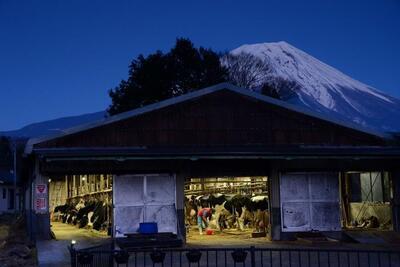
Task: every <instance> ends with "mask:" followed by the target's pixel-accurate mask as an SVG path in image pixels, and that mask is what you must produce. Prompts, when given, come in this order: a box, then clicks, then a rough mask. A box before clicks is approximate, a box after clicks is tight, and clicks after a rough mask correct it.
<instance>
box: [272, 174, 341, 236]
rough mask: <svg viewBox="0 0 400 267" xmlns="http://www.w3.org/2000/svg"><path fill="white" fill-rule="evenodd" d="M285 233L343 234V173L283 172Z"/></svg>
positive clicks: (283, 225)
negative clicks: (341, 195) (322, 232)
mask: <svg viewBox="0 0 400 267" xmlns="http://www.w3.org/2000/svg"><path fill="white" fill-rule="evenodd" d="M280 193H281V194H280V196H281V216H282V231H283V232H305V231H312V230H318V231H340V229H341V226H340V206H339V174H338V173H335V172H330V173H283V174H282V175H281V181H280Z"/></svg>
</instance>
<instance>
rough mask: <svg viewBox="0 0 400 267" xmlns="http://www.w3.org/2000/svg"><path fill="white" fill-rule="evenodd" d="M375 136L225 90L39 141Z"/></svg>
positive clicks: (111, 143) (315, 141)
mask: <svg viewBox="0 0 400 267" xmlns="http://www.w3.org/2000/svg"><path fill="white" fill-rule="evenodd" d="M384 143H385V142H384V140H383V139H380V138H378V137H376V136H373V135H369V134H366V133H363V132H359V131H356V130H352V129H349V128H345V127H342V126H339V125H336V124H333V123H330V122H327V121H323V120H320V119H317V118H313V117H310V116H307V115H304V114H302V113H297V112H294V111H289V110H287V109H284V108H282V107H277V106H274V105H271V104H267V103H265V102H262V101H258V100H255V99H253V98H250V97H247V96H243V95H240V94H237V93H235V92H232V91H228V90H222V91H217V92H215V93H212V94H209V95H205V96H202V97H200V98H197V99H193V100H190V101H186V102H183V103H179V104H175V105H173V106H169V107H166V108H163V109H160V110H155V111H152V112H149V113H145V114H142V115H140V116H136V117H132V118H129V119H126V120H123V121H119V122H115V123H112V124H108V125H103V126H99V127H96V128H93V129H89V130H86V131H82V132H79V133H75V134H71V135H67V136H64V137H60V138H57V139H53V140H49V141H46V142H43V143H40V144H36V145H35V146H34V147H35V148H53V147H56V148H61V147H133V146H147V147H164V146H175V147H176V146H213V145H218V146H221V145H222V146H224V145H226V146H232V145H236V146H244V145H269V146H271V145H278V146H279V145H299V144H307V145H383V144H384Z"/></svg>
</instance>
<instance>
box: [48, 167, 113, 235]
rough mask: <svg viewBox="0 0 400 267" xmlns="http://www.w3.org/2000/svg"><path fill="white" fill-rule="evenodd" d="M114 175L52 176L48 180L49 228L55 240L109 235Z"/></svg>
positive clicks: (111, 220) (111, 219)
mask: <svg viewBox="0 0 400 267" xmlns="http://www.w3.org/2000/svg"><path fill="white" fill-rule="evenodd" d="M112 188H113V175H110V174H96V175H95V174H81V175H64V176H53V177H51V178H49V180H48V190H49V194H48V199H49V211H50V225H51V227H52V232H53V234H54V237H55V238H57V239H62V238H64V237H65V238H67V239H79V238H80V237H82V236H85V237H87V238H90V237H93V238H99V237H100V238H105V237H107V236H110V235H111V232H110V231H111V226H112V222H113V218H112V214H113V212H112V203H113V200H112V199H113V198H112Z"/></svg>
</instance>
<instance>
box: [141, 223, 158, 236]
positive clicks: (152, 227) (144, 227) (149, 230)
mask: <svg viewBox="0 0 400 267" xmlns="http://www.w3.org/2000/svg"><path fill="white" fill-rule="evenodd" d="M139 233H141V234H157V233H158V226H157V223H156V222H143V223H140V224H139Z"/></svg>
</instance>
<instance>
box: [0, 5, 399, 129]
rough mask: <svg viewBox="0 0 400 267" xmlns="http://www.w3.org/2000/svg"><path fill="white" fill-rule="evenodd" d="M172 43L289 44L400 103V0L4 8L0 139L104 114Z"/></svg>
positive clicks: (0, 12)
mask: <svg viewBox="0 0 400 267" xmlns="http://www.w3.org/2000/svg"><path fill="white" fill-rule="evenodd" d="M176 37H189V38H190V39H191V40H192V41H193V42H194V43H195V44H196V45H201V46H205V47H211V48H213V49H215V50H219V51H220V50H230V49H233V48H236V47H238V46H240V45H242V44H246V43H247V44H250V43H260V42H275V41H281V40H284V41H286V42H288V43H290V44H292V45H294V46H296V47H298V48H300V49H302V50H304V51H306V52H307V53H309V54H311V55H313V56H315V57H316V58H318V59H320V60H322V61H324V62H325V63H327V64H329V65H332V66H333V67H335V68H338V69H339V70H341V71H343V72H344V73H346V74H348V75H350V76H351V77H353V78H356V79H358V80H360V81H362V82H364V83H366V84H369V85H371V86H374V87H376V88H378V89H379V90H381V91H384V92H386V93H388V94H391V95H393V96H396V97H400V49H399V48H400V2H399V1H398V0H368V1H365V0H364V1H356V0H323V1H321V0H304V1H299V0H292V1H285V0H273V1H270V0H269V1H267V0H264V1H240V3H239V1H232V0H231V1H223V0H219V1H215V0H210V1H205V0H202V1H157V2H156V1H149V0H148V1H133V0H130V1H81V0H76V1H71V0H69V1H56V0H49V1H33V0H32V1H13V0H8V1H7V0H0V107H1V109H0V130H10V129H15V128H19V127H22V126H24V125H26V124H28V123H32V122H37V121H42V120H47V119H53V118H57V117H62V116H69V115H77V114H81V113H87V112H94V111H99V110H103V109H105V108H106V107H107V106H108V105H109V103H110V100H109V98H108V94H107V90H108V89H110V88H112V87H114V86H116V85H117V84H118V83H119V81H120V80H121V79H124V78H126V77H127V71H128V65H129V62H130V61H131V60H132V59H133V58H135V57H136V56H137V55H138V54H140V53H144V54H147V53H151V52H153V51H155V50H156V49H161V50H167V49H169V48H170V47H171V46H172V45H173V44H174V42H175V38H176Z"/></svg>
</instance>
